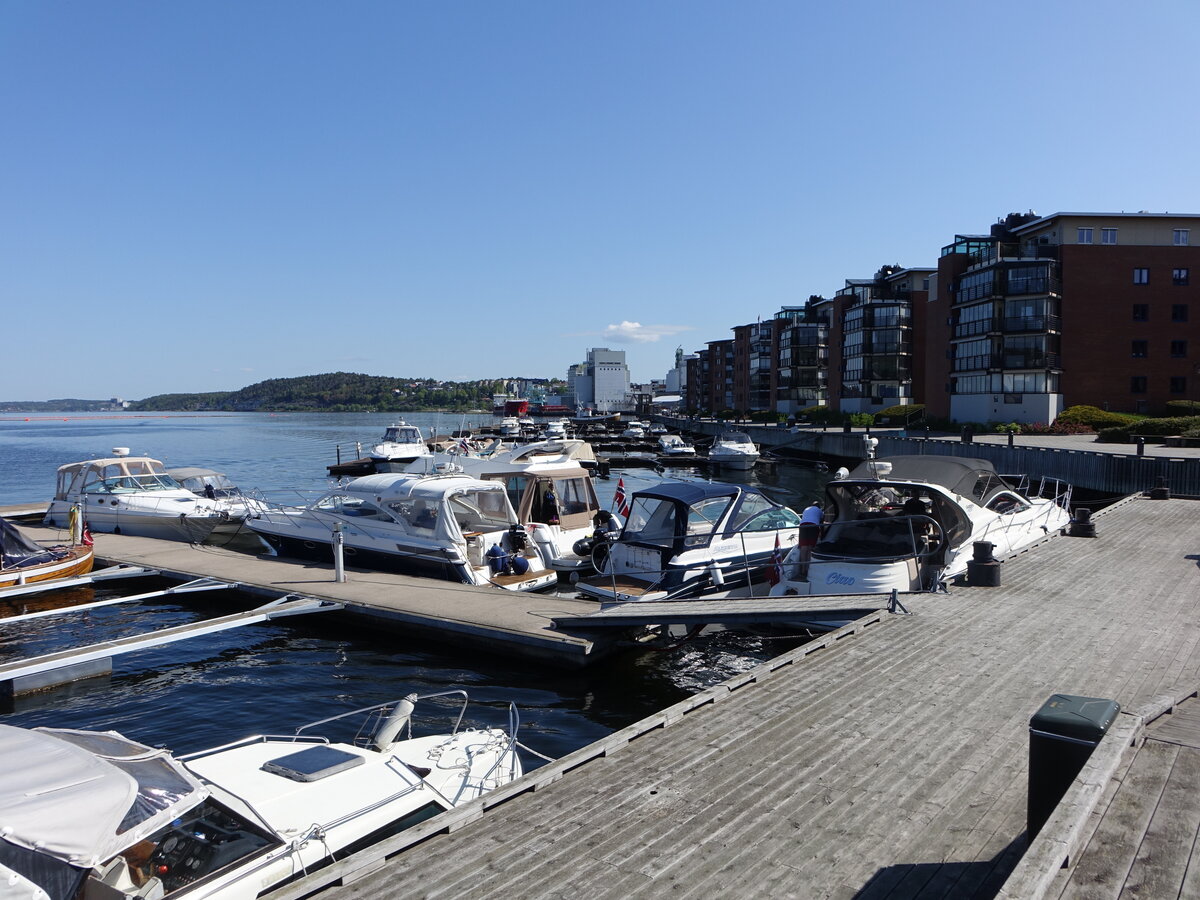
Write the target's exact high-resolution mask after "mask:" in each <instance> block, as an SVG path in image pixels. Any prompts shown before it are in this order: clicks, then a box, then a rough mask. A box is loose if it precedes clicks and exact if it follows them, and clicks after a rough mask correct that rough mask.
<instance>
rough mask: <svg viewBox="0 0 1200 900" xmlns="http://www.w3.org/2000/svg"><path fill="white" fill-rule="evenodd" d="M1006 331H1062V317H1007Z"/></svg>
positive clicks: (1005, 322) (1005, 321) (1005, 319)
mask: <svg viewBox="0 0 1200 900" xmlns="http://www.w3.org/2000/svg"><path fill="white" fill-rule="evenodd" d="M1004 330H1005V331H1009V332H1013V331H1062V318H1061V317H1060V316H1005V317H1004Z"/></svg>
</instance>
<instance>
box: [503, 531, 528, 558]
mask: <svg viewBox="0 0 1200 900" xmlns="http://www.w3.org/2000/svg"><path fill="white" fill-rule="evenodd" d="M508 543H509V546H510V547H511V548H512V552H513V553H516V554H519V553H520V552H521V551H522V550H524V549H525V548H526V547H528V546H529V532H528V531H526V530H525V526H524V525H509V526H508Z"/></svg>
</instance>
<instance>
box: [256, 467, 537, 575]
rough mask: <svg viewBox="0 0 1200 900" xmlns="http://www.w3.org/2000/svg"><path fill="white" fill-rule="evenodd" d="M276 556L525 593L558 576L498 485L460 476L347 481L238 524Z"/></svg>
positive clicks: (400, 476) (376, 477) (269, 508)
mask: <svg viewBox="0 0 1200 900" xmlns="http://www.w3.org/2000/svg"><path fill="white" fill-rule="evenodd" d="M246 524H247V525H249V526H250V528H252V529H253V530H254V531H255V532H256V533H257V534H258V535H259V536H260V537H262V538H263V540H265V541H266V542H267V543H268V544H270V545H271V547H272V548H273V549H274V550H275V551H276V552H278V553H279V554H280V555H281V556H291V557H297V558H300V559H315V560H318V561H320V562H330V561H331V560H332V559H333V543H334V540H335V538H334V534H335V532H338V533H340V535H341V540H342V544H343V548H344V554H345V556H344V558H345V561H346V564H347V565H351V566H356V567H359V568H366V569H379V570H384V571H391V572H399V573H401V574H405V575H419V576H425V577H429V578H441V579H444V580H447V581H456V582H460V583H462V584H477V585H487V584H491V585H494V586H496V587H501V588H504V589H506V590H514V591H532V590H537V589H538V588H543V587H547V586H549V585H551V584H554V583H555V581H556V580H557V576H556V573H555V572H553V571H551V570H550V569H549V568H548V567H547V565H546V561H545V559H544V558H543V556H542V553H541V551H540V550H539V548H538V545H537V544H536V543H535V542H533V541H531V540H530V539H529V535H528V533H527V532H526V531H525V528H524V527H523V526H522V525H521V524H520V522H519V521H518V520H517V517H516V514H515V513H514V512H513V508H512V504H511V503H510V502H509V499H508V493H507V491H506V489H505V486H504V484H502V483H501V482H498V481H483V480H480V479H478V478H472V477H470V476H468V475H464V474H462V473H461V471H460V472H446V473H439V474H432V475H418V474H409V473H398V472H394V473H381V474H378V475H366V476H363V477H362V478H355V479H354V480H352V481H350V482H348V483H346V484H345V485H342V486H339V487H337V488H334V489H333V490H331V491H329V492H327V493H326V494H324V495H323V496H321V497H320V498H319V499H317V500H316V501H314V502H312V503H310V504H308V505H307V506H280V505H266V506H265V507H264V508H263V509H262V510H260V511H259V512H258V513H257V514H256V515H254V516H253V517H251V518H250V519H248V520H247V522H246Z"/></svg>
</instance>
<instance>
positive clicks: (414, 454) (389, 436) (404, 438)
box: [367, 419, 430, 472]
mask: <svg viewBox="0 0 1200 900" xmlns="http://www.w3.org/2000/svg"><path fill="white" fill-rule="evenodd" d="M429 452H430V451H429V445H428V444H427V443H426V442H425V438H424V437H423V436H422V435H421V429H420V428H418V427H417V426H416V425H409V424H408V423H407V422H405V421H404V420H403V419H401V420H400V421H399V422H397V423H396V424H394V425H389V426H388V427H387V428H385V429H384V431H383V437H382V438H381V439H380V441H379V443H378V444H376V445H375V446H374V447H372V448H371V449H370V451H369V452H368V453H367V459H369V460H371V461H372V462H373V463H374V465H375V471H376V472H402V471H404V469H405V468H406V467H407V466H408V465H409V464H410V463H411V462H412V461H413V460H415V459H419V458H421V457H424V456H428V455H429Z"/></svg>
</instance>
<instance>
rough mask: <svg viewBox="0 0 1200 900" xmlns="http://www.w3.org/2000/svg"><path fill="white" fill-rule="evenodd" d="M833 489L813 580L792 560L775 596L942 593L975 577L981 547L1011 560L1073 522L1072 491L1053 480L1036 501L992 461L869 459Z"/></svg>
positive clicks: (812, 569) (828, 488)
mask: <svg viewBox="0 0 1200 900" xmlns="http://www.w3.org/2000/svg"><path fill="white" fill-rule="evenodd" d="M843 474H844V473H843ZM825 490H826V493H827V494H828V498H829V502H828V503H827V505H826V515H827V517H831V521H830V523H829V524H828V525H827V526H826V530H825V533H824V535H823V536H822V537H821V538H820V540H819V541H818V542H817V544H816V546H815V547H814V548H813V549H812V559H811V562H810V564H809V566H808V570H807V579H805V578H804V577H803V576H804V567H803V566H802V565H801V564H800V563H799V560H798V559H795V558H792V559H789V560H787V561H786V563H785V565H784V567H783V569H784V571H783V575H784V579H783V580H782V581H781V582H780V583H779V584H778V585H776V586H775V587H774V588H772V591H771V592H772V593H773V594H861V593H879V592H889V591H891V590H893V589H895V590H898V591H919V590H934V589H936V588H937V587H939V586H940V585H942V584H944V583H946V582H947V581H948V580H949V579H952V578H954V577H955V576H958V575H961V574H963V573H964V572H966V570H967V563H968V562H970V560H971V559H972V558H973V555H974V549H973V545H974V544H975V542H977V541H983V542H987V543H989V544H991V545H992V548H993V549H992V555H993V556H994V557H995V558H996V559H1001V560H1002V559H1004V558H1005V557H1008V556H1011V555H1012V554H1014V553H1017V552H1019V551H1021V550H1023V549H1026V548H1028V547H1029V546H1030V545H1032V544H1035V543H1037V542H1038V541H1041V540H1044V539H1045V538H1046V536H1047V535H1049V534H1052V533H1054V532H1056V531H1059V530H1060V529H1062V528H1064V527H1065V526H1066V525H1068V524H1069V522H1070V513H1069V512H1068V507H1069V505H1070V496H1071V491H1070V488H1069V486H1066V485H1061V484H1060V483H1059V482H1057V481H1049V480H1046V481H1043V482H1042V484H1041V485H1039V488H1038V490H1037V491H1034V492H1031V493H1029V492H1026V491H1025V490H1024V486H1023V485H1022V484H1021V483H1020V480H1019V479H1010V478H1006V477H1004V476H1001V475H998V474H997V473H996V470H995V469H994V468H993V467H992V464H991V463H990V462H988V461H987V460H982V459H962V458H959V457H952V456H893V457H890V458H888V459H878V460H877V459H868V460H866V461H864V462H862V463H861V464H859V465H858V466H856V467H855V469H854V471H852V472H850V473H849V474H848V475H846V476H845V477H843V478H835V479H834V480H833V481H830V482H829V484H828V485H826V488H825ZM1043 493H1045V494H1048V495H1049V496H1041V495H1042V494H1043Z"/></svg>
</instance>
